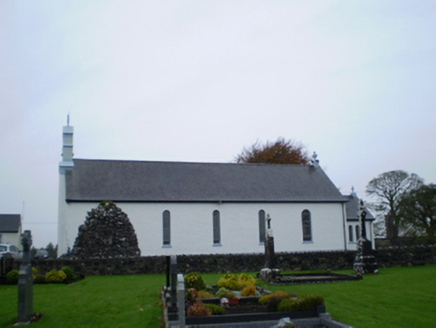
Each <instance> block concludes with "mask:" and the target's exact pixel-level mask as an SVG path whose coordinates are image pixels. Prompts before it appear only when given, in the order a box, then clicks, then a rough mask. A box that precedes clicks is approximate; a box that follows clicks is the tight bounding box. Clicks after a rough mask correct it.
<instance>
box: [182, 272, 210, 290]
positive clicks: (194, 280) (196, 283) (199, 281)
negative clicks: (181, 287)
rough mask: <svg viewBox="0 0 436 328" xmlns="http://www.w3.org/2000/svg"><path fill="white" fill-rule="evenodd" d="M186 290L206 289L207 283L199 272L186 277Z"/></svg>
mask: <svg viewBox="0 0 436 328" xmlns="http://www.w3.org/2000/svg"><path fill="white" fill-rule="evenodd" d="M185 288H195V289H196V290H202V289H206V282H205V281H204V279H203V277H202V276H200V274H199V273H198V272H191V273H188V274H187V275H185Z"/></svg>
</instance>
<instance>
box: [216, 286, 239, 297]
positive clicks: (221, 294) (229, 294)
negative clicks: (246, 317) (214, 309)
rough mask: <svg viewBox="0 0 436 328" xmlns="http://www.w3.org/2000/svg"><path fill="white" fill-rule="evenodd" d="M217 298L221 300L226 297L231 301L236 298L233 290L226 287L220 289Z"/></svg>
mask: <svg viewBox="0 0 436 328" xmlns="http://www.w3.org/2000/svg"><path fill="white" fill-rule="evenodd" d="M215 296H216V297H219V298H222V297H225V298H228V299H229V300H232V299H234V298H236V295H235V293H233V292H232V291H231V290H228V289H227V288H226V287H221V288H220V289H218V291H217V292H216V294H215Z"/></svg>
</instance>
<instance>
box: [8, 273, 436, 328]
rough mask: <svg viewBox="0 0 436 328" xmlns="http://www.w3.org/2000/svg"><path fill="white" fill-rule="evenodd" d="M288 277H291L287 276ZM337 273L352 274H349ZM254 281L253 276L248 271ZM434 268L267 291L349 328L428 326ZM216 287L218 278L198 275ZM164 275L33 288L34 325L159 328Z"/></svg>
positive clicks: (435, 287)
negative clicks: (315, 308) (320, 310)
mask: <svg viewBox="0 0 436 328" xmlns="http://www.w3.org/2000/svg"><path fill="white" fill-rule="evenodd" d="M289 273H290V272H289ZM338 273H344V274H352V273H353V272H352V271H351V270H341V271H339V272H338ZM249 274H251V275H253V276H255V274H256V273H255V272H249ZM435 275H436V266H435V265H427V266H419V267H398V268H380V269H379V274H377V275H365V276H364V278H363V279H362V280H359V281H350V282H343V283H329V284H303V285H289V286H275V285H269V284H266V283H264V282H260V283H259V284H260V286H261V287H263V288H266V289H269V290H271V291H272V292H274V291H278V290H283V291H286V292H288V293H293V294H311V293H312V294H318V295H322V296H323V297H324V299H325V306H326V310H327V312H329V313H330V314H331V316H332V318H334V319H335V320H338V321H340V322H342V323H345V324H348V325H351V326H353V327H358V328H361V327H362V328H365V327H433V325H434V313H435V311H436V304H435V303H436V299H435V295H436V284H435V283H434V277H435ZM202 276H203V277H204V279H205V281H206V283H207V284H211V285H212V284H215V283H216V282H217V281H218V280H219V278H220V277H222V274H218V273H214V274H212V273H211V274H202ZM165 281H166V276H165V275H163V274H159V275H124V276H89V277H86V278H85V279H83V280H81V281H78V282H76V283H74V284H72V285H66V284H53V285H49V284H44V285H34V290H33V300H34V306H33V307H34V309H33V310H34V312H35V313H40V312H43V313H44V315H43V316H42V318H40V319H39V320H38V321H36V322H35V323H32V325H33V326H42V327H60V326H62V327H78V326H83V327H95V326H100V327H103V326H111V327H159V326H160V324H161V319H160V318H162V309H161V305H160V300H159V291H160V289H161V288H162V285H163V284H165ZM17 289H18V287H17V286H16V285H12V286H11V285H0V298H1V299H2V304H3V305H2V310H1V313H2V315H1V316H0V327H11V326H12V325H13V324H14V323H15V322H16V320H17V294H18V291H17Z"/></svg>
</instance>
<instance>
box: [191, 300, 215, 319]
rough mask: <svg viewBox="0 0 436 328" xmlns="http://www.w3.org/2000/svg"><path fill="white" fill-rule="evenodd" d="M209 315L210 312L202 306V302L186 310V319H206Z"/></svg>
mask: <svg viewBox="0 0 436 328" xmlns="http://www.w3.org/2000/svg"><path fill="white" fill-rule="evenodd" d="M211 314H212V313H211V311H210V310H209V309H208V308H207V307H206V306H204V304H203V302H195V303H194V305H192V306H191V308H190V309H189V310H188V317H207V316H210V315H211Z"/></svg>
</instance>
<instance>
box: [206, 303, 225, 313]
mask: <svg viewBox="0 0 436 328" xmlns="http://www.w3.org/2000/svg"><path fill="white" fill-rule="evenodd" d="M204 306H205V307H207V308H208V309H209V311H210V313H211V314H212V315H216V314H224V313H226V311H225V310H224V309H223V308H222V307H221V306H219V305H218V304H208V303H205V304H204Z"/></svg>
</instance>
